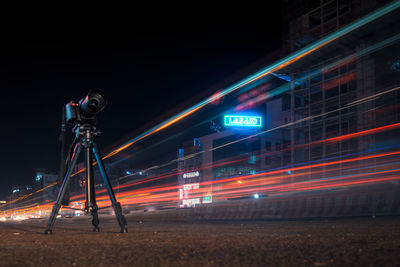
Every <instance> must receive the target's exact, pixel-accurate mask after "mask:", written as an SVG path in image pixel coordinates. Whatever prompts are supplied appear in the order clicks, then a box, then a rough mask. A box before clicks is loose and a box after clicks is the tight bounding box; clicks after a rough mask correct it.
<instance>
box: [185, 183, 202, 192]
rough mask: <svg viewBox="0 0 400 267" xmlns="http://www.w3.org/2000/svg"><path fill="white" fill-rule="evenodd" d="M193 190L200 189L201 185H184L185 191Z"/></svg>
mask: <svg viewBox="0 0 400 267" xmlns="http://www.w3.org/2000/svg"><path fill="white" fill-rule="evenodd" d="M193 189H199V183H196V184H184V185H183V190H186V191H187V190H193Z"/></svg>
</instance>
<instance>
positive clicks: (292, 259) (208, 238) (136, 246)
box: [0, 216, 400, 266]
mask: <svg viewBox="0 0 400 267" xmlns="http://www.w3.org/2000/svg"><path fill="white" fill-rule="evenodd" d="M127 220H128V227H129V233H126V234H120V233H119V229H118V225H117V222H116V220H115V219H114V218H111V217H109V216H106V217H104V216H103V217H100V226H101V232H100V233H94V232H91V231H90V230H91V223H90V218H87V217H83V218H74V219H72V218H70V219H59V220H58V221H57V222H56V225H55V228H54V234H53V235H50V236H48V235H44V234H43V230H44V228H45V227H44V226H45V224H46V221H45V220H38V219H36V220H26V221H22V222H14V223H13V222H1V223H0V266H94V265H96V266H347V265H352V266H382V265H383V266H396V265H397V266H399V265H400V238H399V237H400V225H399V223H400V217H378V218H371V217H369V218H342V219H329V220H307V221H306V220H302V221H293V220H292V221H284V220H281V221H195V220H193V221H191V220H181V221H174V220H172V219H169V220H160V218H157V217H154V218H152V217H143V216H142V217H138V216H128V217H127Z"/></svg>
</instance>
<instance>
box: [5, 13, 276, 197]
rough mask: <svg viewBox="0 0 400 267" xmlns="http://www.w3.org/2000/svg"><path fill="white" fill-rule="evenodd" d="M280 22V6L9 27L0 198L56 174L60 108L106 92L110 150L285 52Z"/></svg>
mask: <svg viewBox="0 0 400 267" xmlns="http://www.w3.org/2000/svg"><path fill="white" fill-rule="evenodd" d="M280 17H281V9H280V7H279V6H278V7H277V8H275V9H274V8H271V9H267V10H265V13H264V16H257V17H255V18H252V19H249V18H246V19H244V18H234V19H232V18H231V19H229V20H225V19H216V20H213V21H207V23H205V22H204V21H201V20H196V21H194V20H193V21H187V20H185V21H184V22H174V23H169V22H165V23H161V24H157V25H154V26H152V25H145V26H143V25H140V26H134V25H132V27H124V28H123V27H114V26H113V25H111V26H110V25H109V26H108V27H100V26H99V27H96V26H90V27H89V26H82V25H81V26H77V25H75V26H71V25H63V26H57V27H56V26H52V25H48V24H46V25H40V26H37V25H35V26H31V27H29V25H28V26H25V27H22V28H15V29H14V28H12V29H10V28H7V29H3V31H2V33H1V34H2V35H1V57H0V88H1V105H0V114H1V115H2V121H1V125H2V126H1V138H0V147H1V151H0V160H1V161H0V179H1V180H0V181H1V182H0V185H1V187H0V197H2V198H5V196H6V195H9V194H10V193H11V187H12V186H14V185H27V184H32V183H33V177H34V174H35V170H36V168H46V169H49V170H53V171H58V168H59V148H60V144H59V142H58V135H59V130H60V126H59V125H60V119H61V108H62V107H63V105H64V104H66V103H67V102H69V101H70V100H79V99H80V98H81V97H83V96H84V95H85V94H86V93H87V91H88V90H89V89H91V88H102V89H103V90H104V91H105V92H106V95H107V99H108V103H109V105H108V106H107V107H106V109H105V110H104V111H103V112H102V113H101V115H100V116H99V117H100V118H99V123H98V124H99V125H98V126H99V128H100V129H101V131H102V133H103V135H102V137H101V139H100V140H99V144H100V146H101V147H107V146H110V145H112V144H113V143H114V142H115V141H117V140H120V139H121V138H123V137H125V136H127V135H128V134H129V133H131V132H132V131H134V130H135V129H137V128H139V127H140V126H141V125H143V124H144V123H146V122H147V121H151V120H153V119H155V118H157V117H158V116H160V115H161V114H163V113H165V112H168V111H169V110H170V109H172V108H174V107H176V106H177V105H178V104H181V103H182V102H185V101H186V100H188V99H190V98H192V97H193V96H195V95H198V94H199V93H201V92H202V90H205V89H210V87H211V86H213V85H214V84H216V83H218V82H220V81H221V80H224V79H226V78H227V77H229V76H230V75H232V74H234V73H236V72H237V71H239V70H240V69H242V68H245V67H246V66H248V65H249V64H251V63H253V62H254V61H257V60H258V59H259V58H262V57H263V56H266V55H267V54H268V53H269V52H271V51H273V50H275V49H276V48H278V47H279V46H280V44H281V21H280ZM125 26H126V25H125ZM128 26H129V25H128ZM68 134H70V132H68ZM104 152H107V151H104Z"/></svg>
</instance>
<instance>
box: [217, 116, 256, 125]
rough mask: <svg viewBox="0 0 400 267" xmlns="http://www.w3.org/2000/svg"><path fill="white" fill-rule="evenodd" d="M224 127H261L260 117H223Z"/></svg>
mask: <svg viewBox="0 0 400 267" xmlns="http://www.w3.org/2000/svg"><path fill="white" fill-rule="evenodd" d="M224 124H225V126H240V127H261V126H262V117H261V116H243V115H225V117H224Z"/></svg>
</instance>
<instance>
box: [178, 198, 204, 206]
mask: <svg viewBox="0 0 400 267" xmlns="http://www.w3.org/2000/svg"><path fill="white" fill-rule="evenodd" d="M197 204H200V198H192V199H184V200H182V205H183V206H186V207H192V206H195V205H197Z"/></svg>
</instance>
